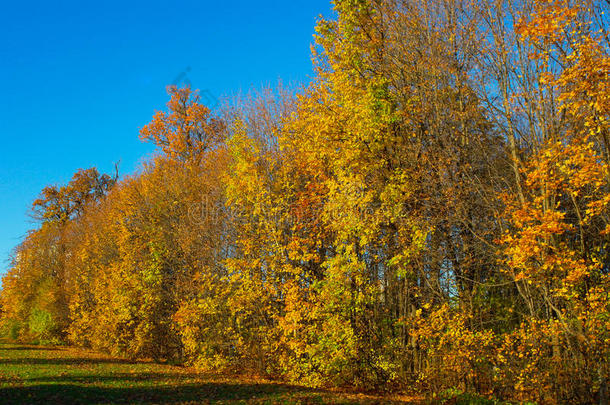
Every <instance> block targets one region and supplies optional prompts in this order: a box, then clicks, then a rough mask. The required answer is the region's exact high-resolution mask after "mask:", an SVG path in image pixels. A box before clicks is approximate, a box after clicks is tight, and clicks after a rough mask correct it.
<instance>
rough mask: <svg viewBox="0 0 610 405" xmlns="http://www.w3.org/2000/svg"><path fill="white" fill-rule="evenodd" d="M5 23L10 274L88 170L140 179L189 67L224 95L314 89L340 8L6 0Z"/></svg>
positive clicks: (5, 242)
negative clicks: (146, 135) (21, 248)
mask: <svg viewBox="0 0 610 405" xmlns="http://www.w3.org/2000/svg"><path fill="white" fill-rule="evenodd" d="M2 5H3V7H2V13H0V84H1V88H2V90H1V91H2V97H0V140H1V145H2V149H1V150H0V154H1V155H0V259H1V262H0V273H2V272H4V271H5V269H6V268H7V267H8V262H7V260H8V256H9V252H10V250H11V249H12V248H13V247H14V246H15V245H17V244H18V243H19V241H20V240H21V238H22V237H23V236H24V234H25V232H26V230H27V229H29V228H31V227H32V226H33V224H32V223H31V221H30V219H29V217H28V216H27V212H28V207H29V206H30V204H31V202H32V201H33V200H34V199H35V198H36V196H37V195H38V192H39V191H40V189H41V188H42V187H44V186H45V185H47V184H62V183H65V182H66V181H68V180H69V179H70V177H71V176H72V173H74V172H75V171H76V170H77V169H78V168H81V167H82V168H86V167H91V166H96V167H97V168H98V169H99V170H100V171H111V170H112V166H113V163H114V162H116V161H119V160H120V161H121V165H120V167H121V172H122V173H123V174H124V173H128V172H132V171H134V170H135V169H136V168H137V167H138V165H139V162H141V160H142V159H143V158H144V157H145V156H146V155H147V154H149V153H150V152H151V150H152V148H151V146H150V145H147V144H143V143H141V142H140V141H139V140H138V130H139V128H140V127H142V126H143V125H145V124H146V123H147V122H148V121H149V120H150V118H151V117H152V115H153V113H154V112H155V110H159V109H162V108H164V106H165V102H166V101H167V96H166V93H165V86H166V85H167V84H170V83H171V82H172V81H174V80H175V79H176V78H177V77H178V76H179V75H180V74H181V73H182V72H185V71H186V70H187V68H188V67H190V71H188V73H187V76H188V80H189V81H190V82H191V84H192V87H194V88H199V89H207V90H209V91H210V92H211V93H212V94H214V95H216V96H218V97H222V96H223V95H230V94H234V93H236V92H240V91H242V92H245V91H247V90H248V89H250V88H252V87H254V88H257V87H260V86H262V85H265V84H271V85H273V84H275V83H277V81H278V79H280V78H281V79H282V80H283V81H284V82H305V81H307V80H308V78H309V77H310V76H311V74H312V73H311V72H312V69H311V61H310V51H309V46H310V44H311V42H312V35H313V33H314V26H315V22H316V20H317V17H318V16H319V15H320V14H322V15H324V16H329V15H331V4H330V0H296V1H295V0H293V1H266V0H261V1H227V2H223V1H164V2H156V1H150V0H149V1H129V0H123V1H100V2H88V1H33V2H18V1H10V2H9V1H5V2H3V4H2Z"/></svg>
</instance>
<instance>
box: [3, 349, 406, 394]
mask: <svg viewBox="0 0 610 405" xmlns="http://www.w3.org/2000/svg"><path fill="white" fill-rule="evenodd" d="M0 403H2V404H37V403H46V404H240V403H255V404H379V403H386V404H401V403H402V404H404V403H409V402H408V401H406V399H404V398H388V397H375V396H371V395H362V394H349V393H345V392H335V391H327V390H315V389H309V388H305V387H299V386H293V385H286V384H280V383H274V382H270V381H263V380H260V379H249V378H244V377H239V378H238V377H227V376H213V375H208V374H201V373H197V372H196V371H194V370H192V369H189V368H186V367H178V366H172V365H167V364H156V363H152V362H144V361H138V362H135V361H129V360H122V359H117V358H113V357H109V356H105V355H102V354H99V353H95V352H92V351H89V350H83V349H77V348H69V347H50V346H33V345H23V344H11V343H0ZM411 403H412V402H411Z"/></svg>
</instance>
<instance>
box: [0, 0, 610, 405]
mask: <svg viewBox="0 0 610 405" xmlns="http://www.w3.org/2000/svg"><path fill="white" fill-rule="evenodd" d="M333 5H334V10H335V14H336V17H334V18H332V19H323V18H320V19H319V21H318V23H317V26H316V34H315V36H314V45H312V63H313V67H314V71H315V77H314V78H313V79H312V80H311V82H310V83H308V84H307V85H304V86H301V87H298V88H286V87H283V86H278V88H277V89H274V90H271V89H263V90H260V91H252V92H251V93H250V94H248V95H245V96H240V97H236V98H234V99H232V100H230V101H228V102H226V103H224V104H222V105H220V106H219V107H218V108H215V109H214V110H211V109H210V108H208V106H205V105H203V104H202V102H201V100H200V97H199V94H198V92H197V91H196V90H194V89H191V88H190V87H188V86H186V87H177V86H169V87H168V95H169V102H168V103H167V107H166V109H165V110H163V111H158V112H156V113H155V114H154V116H153V118H152V120H151V121H150V123H148V124H147V125H145V126H144V127H143V128H142V129H141V130H140V138H141V140H143V141H145V142H151V143H153V144H154V145H155V146H156V152H155V154H154V156H151V157H150V158H149V159H147V160H146V162H145V163H144V164H143V167H142V168H141V169H140V170H139V171H137V172H136V173H133V174H129V175H125V176H124V177H122V178H119V176H118V172H117V173H115V174H114V175H113V174H103V173H99V172H98V170H97V169H95V168H89V169H80V170H79V171H77V172H76V173H75V174H74V176H73V177H72V179H71V180H70V181H69V182H68V183H66V184H65V185H61V186H47V187H45V188H44V189H43V190H42V191H41V193H40V196H39V198H38V199H36V200H35V201H34V202H33V204H32V215H33V217H34V218H35V219H36V223H37V226H36V228H34V229H32V230H31V231H29V232H28V234H27V236H26V237H25V239H24V240H23V242H21V243H20V244H19V246H18V247H17V248H16V249H15V254H14V256H13V260H12V263H11V267H10V269H9V271H8V273H7V274H6V275H5V276H4V277H3V278H2V290H1V292H0V329H1V330H2V332H3V334H4V335H6V336H8V337H10V338H11V339H19V340H23V341H30V342H31V341H38V342H41V343H54V344H73V345H77V346H82V347H90V348H94V349H96V350H101V351H105V352H107V353H111V354H113V355H117V356H124V357H130V358H153V359H155V360H158V361H171V362H176V363H182V364H186V365H190V366H193V367H196V368H198V369H201V370H205V371H218V372H248V373H256V374H260V375H265V376H268V377H272V378H276V379H281V380H285V381H290V382H298V383H301V384H305V385H308V386H313V387H351V388H355V389H363V390H384V391H403V392H404V391H412V392H419V393H422V395H425V396H428V397H430V398H442V397H446V396H448V395H453V394H455V395H457V394H464V395H474V396H478V397H481V398H487V399H490V400H501V401H509V402H517V403H523V402H535V403H541V404H559V403H583V404H587V403H607V402H606V401H607V395H608V394H607V381H608V378H609V377H610V376H609V373H610V368H609V359H610V297H609V293H610V276H609V271H610V133H609V129H610V121H609V120H610V80H609V79H610V57H609V51H610V35H609V33H608V24H609V22H610V21H609V19H608V17H607V13H608V12H609V11H610V2H608V1H606V0H502V1H491V0H480V1H472V0H335V1H334V2H333Z"/></svg>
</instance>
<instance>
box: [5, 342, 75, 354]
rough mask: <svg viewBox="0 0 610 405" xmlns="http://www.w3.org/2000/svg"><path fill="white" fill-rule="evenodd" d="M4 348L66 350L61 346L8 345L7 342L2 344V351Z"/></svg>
mask: <svg viewBox="0 0 610 405" xmlns="http://www.w3.org/2000/svg"><path fill="white" fill-rule="evenodd" d="M4 350H23V351H29V350H45V351H51V352H52V351H60V350H65V349H64V348H63V347H61V346H22V345H20V346H7V345H6V344H3V345H2V346H0V352H3V351H4Z"/></svg>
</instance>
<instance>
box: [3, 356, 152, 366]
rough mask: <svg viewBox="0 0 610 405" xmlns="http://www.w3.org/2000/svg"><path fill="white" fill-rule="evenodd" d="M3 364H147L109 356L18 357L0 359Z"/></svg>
mask: <svg viewBox="0 0 610 405" xmlns="http://www.w3.org/2000/svg"><path fill="white" fill-rule="evenodd" d="M3 364H32V365H47V366H52V365H57V366H66V365H88V364H145V363H144V362H137V361H131V360H120V359H107V358H101V359H100V358H79V357H72V358H50V359H45V358H29V357H23V358H17V359H0V366H2V365H3Z"/></svg>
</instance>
